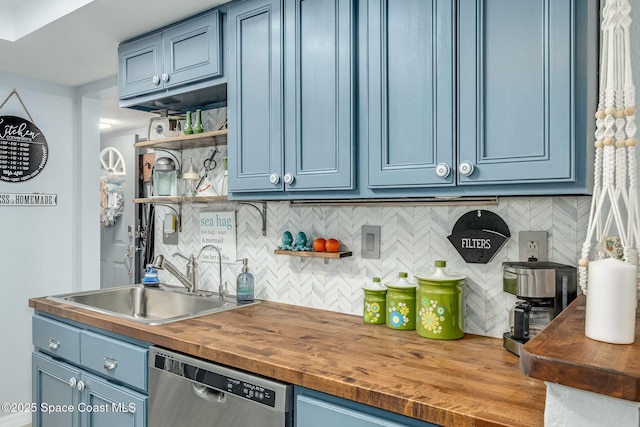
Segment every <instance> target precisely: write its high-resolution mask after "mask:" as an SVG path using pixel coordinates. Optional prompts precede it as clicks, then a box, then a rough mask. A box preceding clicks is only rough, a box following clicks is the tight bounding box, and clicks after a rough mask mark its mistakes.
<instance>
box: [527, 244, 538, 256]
mask: <svg viewBox="0 0 640 427" xmlns="http://www.w3.org/2000/svg"><path fill="white" fill-rule="evenodd" d="M538 249H539V245H538V242H537V241H535V240H529V241H528V242H527V259H538V258H540V254H539V253H538Z"/></svg>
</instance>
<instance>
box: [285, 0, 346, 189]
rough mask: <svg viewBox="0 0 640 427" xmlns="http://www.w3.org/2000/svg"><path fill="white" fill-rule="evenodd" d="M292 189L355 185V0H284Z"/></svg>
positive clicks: (287, 140) (287, 157)
mask: <svg viewBox="0 0 640 427" xmlns="http://www.w3.org/2000/svg"><path fill="white" fill-rule="evenodd" d="M284 5H285V10H284V43H285V51H284V81H285V87H284V96H285V104H284V112H285V115H284V117H285V119H284V122H285V137H284V139H285V167H284V171H283V172H284V175H283V180H284V182H285V188H286V190H288V191H292V192H294V191H299V190H340V189H341V190H347V189H352V188H354V186H355V179H354V176H355V175H354V160H355V96H354V94H355V41H354V40H355V32H356V30H355V22H356V21H355V19H354V18H355V5H354V1H353V0H304V1H302V0H285V1H284Z"/></svg>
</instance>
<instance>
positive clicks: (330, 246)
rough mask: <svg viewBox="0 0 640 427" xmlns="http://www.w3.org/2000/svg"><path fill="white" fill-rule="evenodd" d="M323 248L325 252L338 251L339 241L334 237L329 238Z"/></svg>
mask: <svg viewBox="0 0 640 427" xmlns="http://www.w3.org/2000/svg"><path fill="white" fill-rule="evenodd" d="M325 248H326V250H327V252H339V251H340V242H339V241H338V240H336V239H329V240H327V243H326V244H325Z"/></svg>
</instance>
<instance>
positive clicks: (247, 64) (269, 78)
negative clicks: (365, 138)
mask: <svg viewBox="0 0 640 427" xmlns="http://www.w3.org/2000/svg"><path fill="white" fill-rule="evenodd" d="M281 21H282V19H281V7H280V0H246V1H242V2H240V3H237V4H234V5H232V6H231V7H229V9H228V12H227V23H228V24H227V39H228V44H229V58H230V60H229V63H228V67H229V76H228V78H229V82H228V105H227V106H228V110H227V111H228V118H229V125H228V128H229V135H228V140H229V142H228V150H229V160H230V164H229V189H230V190H231V191H235V192H242V191H274V190H282V189H283V188H284V186H283V183H282V180H281V179H279V178H278V179H276V178H275V176H274V178H273V181H275V182H274V183H272V182H271V181H270V179H269V178H270V176H271V175H274V174H275V175H277V176H280V175H281V174H282V169H283V167H282V165H283V163H282V159H283V148H284V147H283V144H282V142H283V137H282V108H283V107H282V27H281Z"/></svg>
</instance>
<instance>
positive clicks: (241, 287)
mask: <svg viewBox="0 0 640 427" xmlns="http://www.w3.org/2000/svg"><path fill="white" fill-rule="evenodd" d="M238 261H242V273H240V274H238V279H237V281H236V300H237V301H238V303H239V304H246V303H250V302H253V290H254V286H255V281H256V279H255V277H254V276H253V274H251V273H249V266H248V262H249V260H248V259H247V258H242V260H238Z"/></svg>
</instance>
